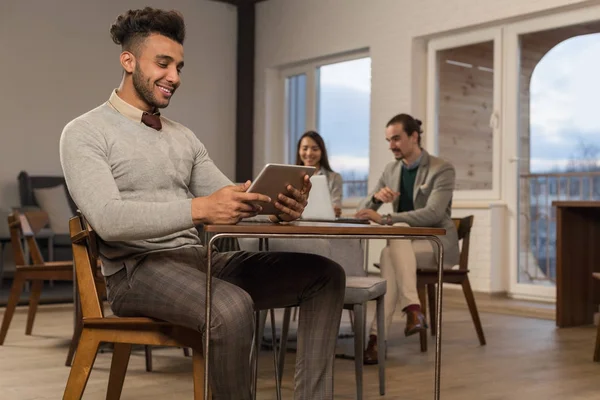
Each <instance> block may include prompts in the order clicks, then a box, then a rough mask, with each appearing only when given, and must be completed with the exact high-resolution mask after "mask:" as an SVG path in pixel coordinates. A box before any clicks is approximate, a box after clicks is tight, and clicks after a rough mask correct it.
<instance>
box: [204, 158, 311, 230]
mask: <svg viewBox="0 0 600 400" xmlns="http://www.w3.org/2000/svg"><path fill="white" fill-rule="evenodd" d="M314 171H315V168H314V167H300V166H295V165H279V164H267V165H266V166H265V168H264V169H263V170H262V171H261V173H260V174H259V175H258V177H257V178H256V181H255V182H254V183H253V184H251V182H250V181H247V182H246V183H244V184H241V185H230V186H226V187H224V188H222V189H219V190H217V191H216V192H214V193H212V194H211V195H209V196H206V197H197V198H194V199H193V200H192V219H193V221H194V224H200V223H203V224H221V225H224V224H236V223H238V222H239V221H241V220H242V219H245V218H252V217H255V216H256V215H258V214H266V215H269V219H270V220H271V221H272V222H290V221H294V220H296V219H298V218H300V216H301V215H302V212H303V211H304V207H306V205H307V204H308V195H309V193H310V189H311V183H310V175H312V174H313V173H314ZM288 182H291V183H288ZM292 183H293V184H292ZM261 192H264V193H261Z"/></svg>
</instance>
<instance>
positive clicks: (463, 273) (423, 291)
mask: <svg viewBox="0 0 600 400" xmlns="http://www.w3.org/2000/svg"><path fill="white" fill-rule="evenodd" d="M452 220H453V221H454V224H455V225H456V230H457V231H458V240H459V241H462V248H461V251H460V261H459V264H458V269H447V270H444V278H443V281H444V283H450V284H457V285H461V286H462V289H463V293H464V294H465V299H466V301H467V305H468V307H469V311H470V312H471V318H472V319H473V324H474V325H475V330H476V331H477V337H478V338H479V343H480V344H481V345H482V346H484V345H485V344H486V341H485V335H484V334H483V327H482V326H481V320H480V319H479V312H478V311H477V305H476V304H475V297H474V296H473V290H472V289H471V283H470V282H469V244H470V238H471V228H472V227H473V220H474V217H473V215H469V216H467V217H464V218H453V219H452ZM436 283H437V271H436V270H435V269H432V268H418V269H417V291H418V293H419V300H420V301H421V308H422V310H423V313H424V314H426V305H427V303H428V302H429V316H430V317H429V318H430V325H429V326H430V327H431V335H432V336H435V334H436V320H435V315H436V314H435V311H436V304H437V303H436V289H435V286H436ZM420 342H421V351H427V332H421V337H420Z"/></svg>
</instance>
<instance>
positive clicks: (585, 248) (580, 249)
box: [552, 201, 600, 328]
mask: <svg viewBox="0 0 600 400" xmlns="http://www.w3.org/2000/svg"><path fill="white" fill-rule="evenodd" d="M552 205H553V206H554V207H556V325H557V326H558V327H560V328H564V327H569V326H578V325H589V324H592V323H593V322H594V313H595V312H597V311H598V304H600V282H599V281H598V280H596V279H593V278H592V273H593V272H600V202H599V201H555V202H553V203H552Z"/></svg>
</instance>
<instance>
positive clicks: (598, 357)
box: [594, 324, 600, 362]
mask: <svg viewBox="0 0 600 400" xmlns="http://www.w3.org/2000/svg"><path fill="white" fill-rule="evenodd" d="M594 362H600V324H598V331H597V333H596V348H595V349H594Z"/></svg>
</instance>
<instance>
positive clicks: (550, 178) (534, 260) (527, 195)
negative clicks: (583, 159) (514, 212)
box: [519, 171, 600, 285]
mask: <svg viewBox="0 0 600 400" xmlns="http://www.w3.org/2000/svg"><path fill="white" fill-rule="evenodd" d="M556 200H572V201H577V200H600V171H589V172H567V173H547V174H523V175H521V176H520V182H519V208H520V212H519V282H525V283H536V284H546V285H553V284H554V283H555V280H556V215H555V210H554V208H553V207H552V202H553V201H556Z"/></svg>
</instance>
